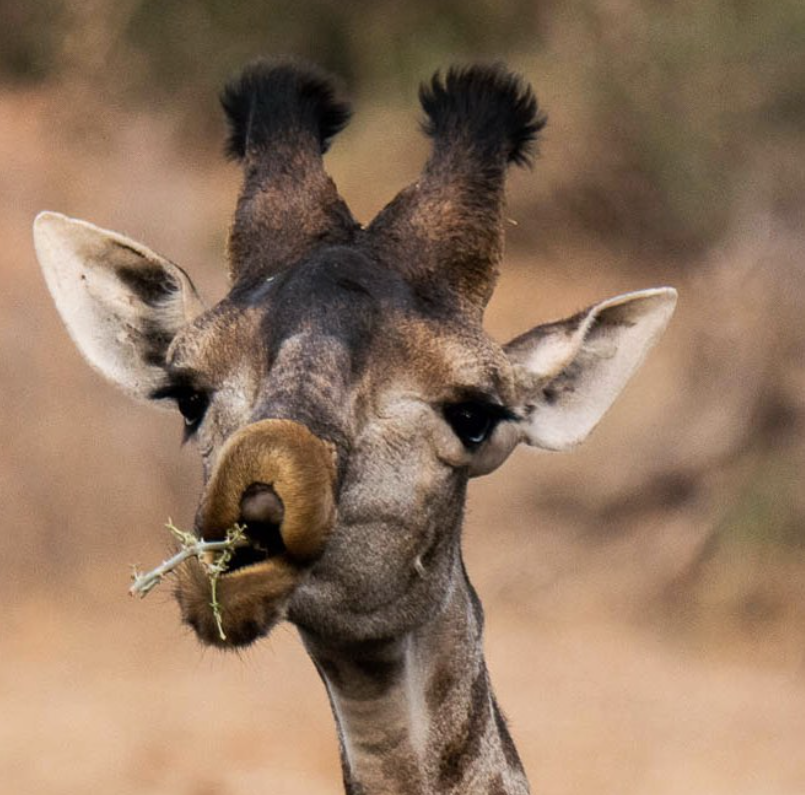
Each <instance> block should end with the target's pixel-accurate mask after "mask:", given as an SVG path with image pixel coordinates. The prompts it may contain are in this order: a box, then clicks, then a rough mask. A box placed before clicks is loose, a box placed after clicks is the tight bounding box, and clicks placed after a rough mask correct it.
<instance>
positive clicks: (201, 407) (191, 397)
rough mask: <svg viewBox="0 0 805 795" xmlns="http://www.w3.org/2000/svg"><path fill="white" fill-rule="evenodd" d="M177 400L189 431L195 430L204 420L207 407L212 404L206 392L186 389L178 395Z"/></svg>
mask: <svg viewBox="0 0 805 795" xmlns="http://www.w3.org/2000/svg"><path fill="white" fill-rule="evenodd" d="M175 400H176V405H177V407H178V408H179V413H180V414H181V415H182V416H183V417H184V422H185V425H187V427H188V430H189V431H193V430H195V429H196V428H197V427H198V426H199V425H200V424H201V421H202V420H203V419H204V413H205V412H206V411H207V406H208V405H209V402H210V399H209V397H208V396H207V395H206V393H204V392H196V391H195V390H193V389H184V390H182V391H181V392H178V393H177V394H176V397H175Z"/></svg>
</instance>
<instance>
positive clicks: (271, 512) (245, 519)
mask: <svg viewBox="0 0 805 795" xmlns="http://www.w3.org/2000/svg"><path fill="white" fill-rule="evenodd" d="M284 516H285V506H283V504H282V500H281V499H280V497H279V495H278V494H277V492H276V491H274V488H273V487H272V486H270V485H269V484H267V483H252V484H251V485H250V486H249V487H248V488H246V489H245V491H244V492H243V494H242V495H241V498H240V521H241V523H243V524H245V526H246V536H247V538H248V539H249V541H250V542H251V544H252V546H253V547H254V548H255V549H257V550H260V551H262V552H263V553H265V554H267V555H268V556H269V557H271V556H273V555H279V554H282V553H283V552H285V543H284V542H283V540H282V535H281V534H280V525H281V524H282V520H283V518H284ZM236 557H237V556H236ZM235 563H237V560H236V561H235Z"/></svg>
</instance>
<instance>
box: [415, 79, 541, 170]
mask: <svg viewBox="0 0 805 795" xmlns="http://www.w3.org/2000/svg"><path fill="white" fill-rule="evenodd" d="M419 101H420V103H421V104H422V109H423V110H424V111H425V114H426V118H425V120H424V121H423V124H422V127H423V130H424V131H425V133H426V134H427V135H428V136H430V137H431V138H433V139H434V141H435V142H436V144H437V147H438V146H446V147H447V148H448V149H449V148H450V147H451V146H452V145H467V144H469V145H471V146H472V147H473V149H474V150H476V151H478V152H479V153H480V154H481V155H482V156H484V157H495V156H497V155H500V154H503V155H504V156H505V160H506V161H507V162H509V163H516V164H517V165H528V164H529V163H530V162H531V157H532V155H533V150H534V144H535V142H536V140H537V136H538V135H539V132H540V131H541V130H542V128H543V127H544V126H545V124H546V122H547V117H546V116H545V114H544V113H543V112H542V111H541V110H540V109H539V106H538V104H537V98H536V97H535V96H534V92H533V91H532V90H531V87H530V86H529V85H528V84H527V83H525V82H523V81H522V80H521V79H520V78H519V77H518V76H517V75H515V74H513V73H511V72H509V71H508V70H507V69H506V68H505V67H504V66H502V65H501V64H492V65H475V66H468V67H451V68H450V69H449V70H448V71H447V74H446V76H445V77H444V78H442V75H441V73H440V72H436V74H435V75H434V76H433V78H432V79H431V81H430V83H423V84H422V85H421V86H420V89H419ZM437 151H438V149H437Z"/></svg>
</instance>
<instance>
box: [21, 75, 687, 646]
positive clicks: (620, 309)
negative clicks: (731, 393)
mask: <svg viewBox="0 0 805 795" xmlns="http://www.w3.org/2000/svg"><path fill="white" fill-rule="evenodd" d="M421 100H422V105H423V109H424V111H425V113H426V116H427V119H426V123H425V130H426V132H427V134H428V135H429V136H430V137H431V138H432V140H433V151H432V154H431V156H430V158H429V160H428V161H427V163H426V165H425V168H424V170H423V172H422V175H421V177H420V179H419V180H418V181H417V182H416V183H415V184H413V185H411V186H409V187H408V188H406V189H405V190H403V191H402V192H401V193H400V194H399V195H398V196H397V197H396V198H395V199H393V200H392V201H391V202H390V203H389V205H387V207H386V208H385V209H384V210H383V211H382V212H381V213H379V214H378V216H377V217H376V218H375V219H374V221H373V222H372V223H371V224H370V225H369V226H368V227H366V228H363V227H361V226H360V225H359V224H357V222H355V220H354V219H353V218H352V216H351V214H350V212H349V210H348V208H347V207H346V204H345V203H344V202H343V200H342V199H341V198H340V196H339V195H338V193H337V191H336V189H335V186H334V184H333V183H332V181H331V180H330V178H329V177H328V176H327V175H326V173H325V171H324V169H323V165H322V154H323V152H324V151H325V150H326V149H327V147H328V145H329V141H330V138H331V137H332V136H333V135H334V134H335V133H337V132H338V131H339V130H340V129H341V127H343V125H344V124H345V123H346V120H347V118H348V115H349V112H348V108H347V107H346V105H344V104H343V103H340V102H339V101H337V100H336V99H335V96H334V88H333V87H332V85H331V83H330V82H329V81H328V79H327V78H325V77H324V76H322V75H321V74H320V73H318V72H317V71H316V70H311V69H310V68H308V67H300V66H299V65H295V64H286V63H279V64H277V63H271V62H257V63H256V64H254V65H252V66H251V67H248V68H247V70H246V71H245V72H244V74H243V75H242V76H241V78H240V79H239V80H238V81H235V82H234V83H233V84H231V85H230V86H229V87H228V88H227V90H226V91H225V93H224V97H223V104H224V107H225V110H226V112H227V115H228V120H229V123H230V140H229V142H228V149H229V152H230V154H231V155H232V156H233V157H234V158H235V159H237V160H238V161H239V162H240V163H241V165H242V166H243V189H242V192H241V196H240V199H239V201H238V206H237V209H236V213H235V219H234V223H233V225H232V231H231V236H230V244H229V254H230V258H229V269H230V275H231V278H232V286H231V290H230V292H229V294H228V295H227V296H226V298H224V300H222V301H221V302H220V303H218V304H217V305H215V306H214V307H213V308H212V309H205V307H204V305H203V304H202V302H201V300H200V299H199V297H198V295H197V293H196V291H195V288H194V287H193V284H192V281H191V280H190V278H189V277H188V275H187V274H186V273H185V272H184V271H183V270H181V268H179V267H178V266H176V265H174V264H173V263H172V262H170V261H169V260H167V259H165V258H164V257H161V256H160V255H158V254H156V253H154V252H153V251H151V250H150V249H148V248H146V247H145V246H143V245H141V244H139V243H137V242H135V241H133V240H130V239H128V238H126V237H124V236H122V235H119V234H116V233H114V232H109V231H106V230H103V229H99V228H98V227H95V226H93V225H92V224H89V223H86V222H83V221H77V220H73V219H70V218H67V217H65V216H63V215H59V214H56V213H43V214H41V215H40V216H39V217H38V218H37V221H36V223H35V231H34V236H35V243H36V249H37V255H38V257H39V260H40V263H41V264H42V267H43V271H44V273H45V278H46V280H47V283H48V287H49V288H50V291H51V293H52V295H53V298H54V300H55V302H56V305H57V308H58V309H59V311H60V313H61V315H62V317H63V319H64V321H65V324H66V325H67V328H68V330H69V331H70V333H71V335H72V336H73V338H74V340H75V342H76V344H77V345H78V347H79V348H80V350H81V351H82V353H83V354H84V355H85V356H86V358H87V359H88V361H89V362H90V363H91V364H92V365H93V366H94V367H96V368H97V369H98V370H99V371H101V372H102V373H103V374H104V375H106V376H107V377H108V378H109V379H110V380H112V381H113V382H114V383H116V384H117V385H118V386H120V387H121V388H123V389H124V390H126V391H127V392H128V393H129V394H131V395H132V396H134V397H135V398H138V399H142V400H148V401H152V402H157V403H158V404H161V405H167V406H175V407H176V408H178V410H179V411H180V412H181V414H182V415H183V416H184V420H185V423H186V428H187V435H188V436H189V437H192V438H193V439H194V441H195V442H196V444H197V445H198V449H199V451H200V453H201V457H202V460H203V464H204V474H205V486H204V491H203V493H202V495H201V500H200V504H199V510H198V514H197V517H196V531H197V533H198V534H199V535H201V536H202V537H204V538H205V539H210V540H214V539H221V538H223V537H224V535H225V534H226V531H227V530H228V529H229V527H231V525H232V524H233V523H235V522H239V523H243V524H245V525H246V535H247V538H248V542H249V543H248V546H245V547H243V548H241V549H238V550H237V551H236V553H235V555H234V558H233V560H232V562H231V565H230V569H229V571H227V572H226V573H225V574H223V575H222V576H221V577H220V580H219V581H218V586H217V588H218V590H217V597H218V601H219V603H220V606H221V613H222V619H223V625H224V627H225V629H226V636H227V637H226V639H222V638H221V637H220V636H219V633H218V631H217V627H216V624H215V620H214V616H213V612H212V610H211V607H210V602H211V599H212V594H211V585H210V580H209V578H208V577H207V575H206V574H205V572H204V570H203V568H202V567H201V565H200V564H197V563H193V562H191V564H189V565H188V567H187V568H186V570H185V571H184V572H183V573H182V575H181V577H180V581H179V585H178V591H177V596H178V601H179V604H180V607H181V611H182V616H183V619H184V620H185V621H186V622H187V623H188V624H189V625H190V626H192V627H193V629H194V630H195V631H196V633H197V634H198V636H199V638H200V639H201V640H202V641H203V642H205V643H210V644H216V645H223V646H230V647H231V646H239V645H244V644H248V643H251V642H252V641H253V640H255V639H256V638H258V637H260V636H261V635H264V634H266V633H267V632H269V631H270V630H271V628H272V627H273V626H274V625H275V624H276V623H277V622H278V621H279V620H281V619H283V618H286V617H287V618H289V619H290V620H291V621H293V622H294V623H295V624H296V625H297V626H299V627H300V628H301V629H302V630H304V632H305V633H307V634H306V637H310V638H316V639H318V640H320V641H322V642H328V641H329V642H332V643H339V644H350V643H362V642H370V641H375V640H379V639H384V638H396V637H400V636H401V635H403V634H404V633H406V632H408V631H409V630H412V629H414V628H416V627H418V626H420V625H422V624H423V623H424V622H426V621H427V620H428V619H429V618H430V617H432V616H433V615H436V614H438V613H439V612H440V610H441V607H442V605H443V604H444V603H445V600H446V599H448V598H449V596H450V594H451V592H452V591H453V589H454V587H455V585H456V583H457V582H459V581H461V582H462V583H463V582H465V580H466V577H465V575H464V572H463V567H462V563H461V555H460V544H459V534H460V527H461V520H462V511H463V505H464V498H465V493H466V488H467V482H468V479H469V478H470V477H473V476H476V475H482V474H486V473H487V472H490V471H492V470H493V469H495V468H496V467H497V466H498V465H500V464H501V463H502V462H503V461H504V460H505V458H506V457H507V456H508V454H509V453H510V452H511V450H512V449H513V448H514V446H515V445H516V444H517V443H519V442H521V441H524V442H526V443H527V444H530V445H534V446H538V447H543V448H546V449H552V450H561V449H567V448H569V447H572V446H573V445H575V444H578V443H579V442H581V441H582V440H583V439H584V438H585V437H586V436H587V435H588V434H589V433H590V432H591V430H592V429H593V428H594V427H595V425H596V424H597V422H598V421H599V419H600V418H601V416H602V415H603V414H604V412H605V411H606V410H607V408H608V407H609V406H610V404H611V403H612V401H613V400H614V399H615V397H616V396H617V395H618V393H619V392H620V390H621V389H622V388H623V386H624V385H625V384H626V382H627V381H628V380H629V378H630V377H631V375H632V373H633V372H634V371H635V370H636V368H637V367H638V366H639V364H640V363H641V361H642V360H643V358H644V357H645V355H646V353H647V352H648V350H649V349H650V348H651V347H652V346H653V344H654V343H655V342H656V340H657V339H658V338H659V336H660V334H661V333H662V331H663V330H664V328H665V326H666V324H667V322H668V320H669V318H670V316H671V314H672V312H673V308H674V303H675V292H674V291H673V290H671V289H670V288H659V289H652V290H644V291H642V292H637V293H631V294H627V295H625V296H619V297H616V298H613V299H609V300H607V301H602V302H601V303H599V304H595V305H593V306H591V307H589V308H588V309H586V310H584V311H583V312H580V313H579V314H577V315H574V316H573V317H570V318H568V319H566V320H563V321H559V322H555V323H550V324H547V325H543V326H537V327H536V328H534V329H532V330H531V331H528V332H526V333H525V334H523V335H521V336H520V337H518V338H517V339H515V340H512V341H511V342H510V343H508V344H507V345H505V346H500V345H498V344H497V343H495V342H494V341H493V340H491V339H490V338H489V337H488V336H487V335H486V334H485V332H484V330H483V327H482V318H483V311H484V307H485V305H486V302H487V301H488V300H489V298H490V296H491V294H492V290H493V288H494V284H495V279H496V274H497V265H498V262H499V260H500V257H501V252H502V235H503V225H502V218H503V214H502V213H503V187H504V178H505V173H506V169H507V167H508V165H509V164H510V163H517V164H519V163H523V162H525V161H527V159H528V154H529V149H530V147H531V145H532V143H533V141H534V139H535V137H536V135H537V133H538V132H539V131H540V130H541V128H542V126H543V125H544V123H545V119H544V117H543V116H542V114H541V113H540V112H539V111H538V108H537V103H536V99H535V98H534V96H533V94H532V93H531V90H530V88H528V87H527V86H525V85H524V84H523V83H522V82H521V81H520V80H519V79H518V78H516V77H515V76H513V75H511V74H509V73H507V72H506V71H505V70H503V69H502V68H500V67H470V68H468V69H466V70H450V71H449V72H448V73H447V75H446V77H445V78H442V77H440V76H439V75H437V76H436V77H434V79H433V81H432V82H431V83H430V84H429V85H427V86H425V87H423V90H422V92H421ZM467 585H468V584H467Z"/></svg>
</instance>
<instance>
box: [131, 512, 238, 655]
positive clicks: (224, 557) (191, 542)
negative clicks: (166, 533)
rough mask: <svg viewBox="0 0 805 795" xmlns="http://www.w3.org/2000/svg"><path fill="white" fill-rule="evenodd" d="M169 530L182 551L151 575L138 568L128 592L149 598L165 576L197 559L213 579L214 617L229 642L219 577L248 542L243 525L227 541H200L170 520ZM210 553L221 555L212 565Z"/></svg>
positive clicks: (211, 585)
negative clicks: (220, 598)
mask: <svg viewBox="0 0 805 795" xmlns="http://www.w3.org/2000/svg"><path fill="white" fill-rule="evenodd" d="M166 527H167V528H168V530H170V532H171V533H172V534H173V536H174V537H175V538H176V539H177V540H178V541H179V543H180V544H181V545H182V548H181V549H180V550H179V552H177V553H176V554H175V555H174V556H173V557H171V558H168V560H166V561H163V562H162V563H160V565H159V566H157V567H156V568H154V569H152V570H151V571H149V572H144V573H143V572H139V571H137V569H136V568H135V569H134V571H133V573H132V579H133V580H134V582H133V584H132V586H131V588H129V593H130V594H131V595H132V596H134V595H135V594H137V595H139V596H141V597H144V596H147V595H148V594H149V593H150V592H151V590H153V589H154V588H155V587H156V586H157V585H159V583H161V582H162V580H163V579H164V578H165V575H167V574H169V573H170V572H171V571H173V570H174V569H175V568H176V567H177V566H179V565H180V564H182V563H184V561H186V560H187V559H188V558H192V557H195V558H198V560H199V563H201V565H202V566H203V567H204V569H205V570H206V572H207V576H208V577H209V578H210V592H211V602H210V607H211V608H212V612H213V615H214V616H215V623H216V624H217V625H218V634H219V636H220V637H221V640H226V634H225V633H224V627H223V620H222V616H221V605H220V603H219V602H218V594H217V592H218V588H217V586H218V578H219V577H220V576H221V574H223V573H224V572H225V571H226V570H227V566H228V564H229V561H230V560H231V559H232V555H233V554H234V552H235V549H236V548H237V547H239V546H242V545H244V544H246V543H247V541H246V537H245V535H244V528H243V527H241V526H240V525H234V527H232V528H231V529H230V530H228V531H227V534H226V538H225V539H224V540H222V541H204V540H202V539H200V538H197V537H196V536H194V535H193V534H192V533H188V532H186V531H184V530H180V529H179V528H178V527H176V526H175V525H174V524H173V522H171V521H170V520H168V523H167V525H166ZM207 553H218V554H217V555H216V556H215V557H214V559H213V560H212V562H210V560H209V558H208V554H207Z"/></svg>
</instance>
